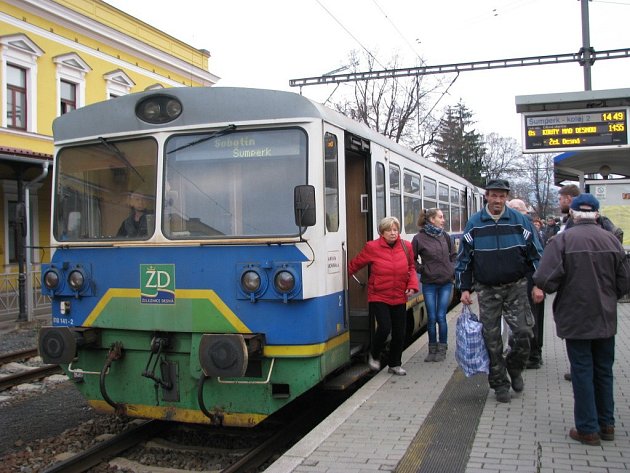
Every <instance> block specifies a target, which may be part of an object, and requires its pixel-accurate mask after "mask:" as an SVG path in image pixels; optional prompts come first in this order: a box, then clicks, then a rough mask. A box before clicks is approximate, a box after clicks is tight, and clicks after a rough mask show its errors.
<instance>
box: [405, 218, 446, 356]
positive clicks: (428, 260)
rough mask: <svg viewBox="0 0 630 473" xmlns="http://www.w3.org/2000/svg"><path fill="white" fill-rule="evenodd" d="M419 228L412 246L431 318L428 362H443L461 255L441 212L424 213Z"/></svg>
mask: <svg viewBox="0 0 630 473" xmlns="http://www.w3.org/2000/svg"><path fill="white" fill-rule="evenodd" d="M418 226H419V227H420V231H418V233H417V234H416V235H415V236H414V237H413V241H412V242H411V246H412V247H413V255H414V261H415V262H416V271H417V272H418V273H420V278H421V282H422V294H423V295H424V305H425V307H426V309H427V315H428V319H429V320H428V322H427V332H428V334H429V354H428V355H427V357H426V358H425V359H424V361H443V360H444V359H445V358H446V349H447V348H448V345H447V338H448V327H447V325H446V311H447V309H448V305H449V303H450V301H451V293H452V291H453V276H454V274H455V258H456V256H457V255H456V253H455V250H454V248H453V245H452V244H451V237H450V236H449V235H448V233H446V232H445V231H444V214H443V213H442V211H441V210H440V209H437V208H433V209H425V210H423V211H422V212H421V213H420V217H419V218H418ZM418 257H420V260H419V262H418ZM438 327H439V330H438Z"/></svg>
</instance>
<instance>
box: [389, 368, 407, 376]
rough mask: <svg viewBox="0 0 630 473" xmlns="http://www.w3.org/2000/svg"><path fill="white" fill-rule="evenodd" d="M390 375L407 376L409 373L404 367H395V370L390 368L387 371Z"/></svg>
mask: <svg viewBox="0 0 630 473" xmlns="http://www.w3.org/2000/svg"><path fill="white" fill-rule="evenodd" d="M387 372H388V373H393V374H395V375H396V376H405V375H406V374H407V372H406V371H405V370H404V369H403V367H402V366H394V367H393V368H392V367H390V368H389V369H388V370H387Z"/></svg>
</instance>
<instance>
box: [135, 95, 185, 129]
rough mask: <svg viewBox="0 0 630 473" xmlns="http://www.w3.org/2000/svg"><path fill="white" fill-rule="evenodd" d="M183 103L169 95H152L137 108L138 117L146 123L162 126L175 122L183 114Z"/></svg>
mask: <svg viewBox="0 0 630 473" xmlns="http://www.w3.org/2000/svg"><path fill="white" fill-rule="evenodd" d="M182 110H183V107H182V103H181V102H180V101H179V100H177V99H176V98H175V97H171V96H169V95H151V96H150V97H147V98H145V99H143V100H141V101H140V102H139V103H138V105H137V106H136V116H137V117H138V118H139V119H140V120H142V121H145V122H148V123H154V124H162V123H168V122H171V121H173V120H175V119H176V118H177V117H179V116H180V115H181V114H182Z"/></svg>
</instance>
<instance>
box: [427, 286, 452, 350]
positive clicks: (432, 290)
mask: <svg viewBox="0 0 630 473" xmlns="http://www.w3.org/2000/svg"><path fill="white" fill-rule="evenodd" d="M452 291H453V283H450V282H449V283H446V284H428V283H423V284H422V294H423V295H424V305H425V307H426V308H427V316H428V318H429V320H428V322H427V332H428V333H429V343H437V342H438V338H437V333H436V327H435V324H436V323H437V324H438V325H439V330H440V332H439V335H440V338H439V339H440V343H446V342H447V340H448V327H447V326H446V311H447V309H448V304H449V302H451V292H452Z"/></svg>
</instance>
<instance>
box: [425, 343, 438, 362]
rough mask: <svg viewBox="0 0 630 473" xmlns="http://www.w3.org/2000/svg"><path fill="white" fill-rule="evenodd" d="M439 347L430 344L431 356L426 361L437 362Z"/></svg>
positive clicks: (435, 344)
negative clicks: (436, 356)
mask: <svg viewBox="0 0 630 473" xmlns="http://www.w3.org/2000/svg"><path fill="white" fill-rule="evenodd" d="M437 351H438V345H437V343H429V354H428V355H427V357H426V358H425V359H424V361H435V355H437Z"/></svg>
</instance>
